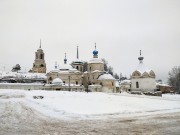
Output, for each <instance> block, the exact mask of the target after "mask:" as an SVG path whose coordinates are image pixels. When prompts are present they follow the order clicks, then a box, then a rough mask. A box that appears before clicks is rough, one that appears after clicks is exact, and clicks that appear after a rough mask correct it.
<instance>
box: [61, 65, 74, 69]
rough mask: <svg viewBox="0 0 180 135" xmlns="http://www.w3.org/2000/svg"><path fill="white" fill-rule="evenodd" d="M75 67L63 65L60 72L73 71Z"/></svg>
mask: <svg viewBox="0 0 180 135" xmlns="http://www.w3.org/2000/svg"><path fill="white" fill-rule="evenodd" d="M71 69H73V67H72V66H71V65H69V64H63V65H61V66H60V68H59V70H71Z"/></svg>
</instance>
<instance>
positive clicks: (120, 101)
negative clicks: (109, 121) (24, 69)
mask: <svg viewBox="0 0 180 135" xmlns="http://www.w3.org/2000/svg"><path fill="white" fill-rule="evenodd" d="M2 94H3V95H25V96H24V102H25V103H26V105H28V106H29V107H32V108H34V109H36V110H37V111H39V112H41V113H43V114H44V115H47V116H51V117H56V118H69V117H80V118H82V117H83V118H84V117H104V116H113V115H133V114H137V113H138V114H140V115H141V114H142V115H144V114H145V113H150V114H151V113H153V112H161V113H162V112H164V111H177V110H178V111H180V98H179V97H180V96H179V95H178V96H177V97H178V98H177V99H176V100H175V99H174V97H171V95H169V97H168V98H167V96H166V97H149V96H144V95H143V96H142V95H130V94H127V93H123V94H108V93H85V92H61V91H40V90H39V91H18V90H0V95H2ZM33 96H43V97H44V98H43V99H33ZM172 99H173V100H172ZM0 100H2V99H1V98H0ZM7 100H11V99H7Z"/></svg>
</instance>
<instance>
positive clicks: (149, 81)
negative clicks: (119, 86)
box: [131, 78, 156, 92]
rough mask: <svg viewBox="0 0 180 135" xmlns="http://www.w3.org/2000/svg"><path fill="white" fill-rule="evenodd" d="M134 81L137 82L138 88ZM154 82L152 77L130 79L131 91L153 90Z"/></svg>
mask: <svg viewBox="0 0 180 135" xmlns="http://www.w3.org/2000/svg"><path fill="white" fill-rule="evenodd" d="M136 82H138V83H139V88H136ZM155 89H156V82H155V79H154V78H136V79H132V80H131V91H142V92H148V91H151V92H154V90H155Z"/></svg>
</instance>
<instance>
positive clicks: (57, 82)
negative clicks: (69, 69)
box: [52, 78, 63, 84]
mask: <svg viewBox="0 0 180 135" xmlns="http://www.w3.org/2000/svg"><path fill="white" fill-rule="evenodd" d="M62 83H63V81H62V80H61V79H59V78H55V79H54V80H53V81H52V84H62Z"/></svg>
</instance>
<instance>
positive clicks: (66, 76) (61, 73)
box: [47, 45, 115, 92]
mask: <svg viewBox="0 0 180 135" xmlns="http://www.w3.org/2000/svg"><path fill="white" fill-rule="evenodd" d="M85 63H86V64H87V65H85ZM86 69H87V70H86ZM57 78H59V79H61V80H62V82H63V83H62V86H59V87H61V89H64V88H63V87H67V86H68V87H69V86H71V88H73V87H74V86H79V87H80V88H82V87H84V90H88V91H97V92H115V79H114V78H113V77H112V76H111V75H110V74H108V73H105V71H104V62H103V61H102V59H99V58H98V51H97V49H96V45H95V50H94V51H93V58H92V59H91V60H90V61H89V62H84V61H83V60H80V59H79V48H78V46H77V57H76V60H74V61H72V63H71V65H70V64H67V58H66V54H65V58H64V64H63V65H60V67H57V64H56V65H55V69H54V70H51V71H50V72H49V73H47V83H48V84H52V83H53V80H54V79H57ZM52 85H53V86H54V84H52ZM76 88H77V87H76ZM77 89H78V88H77Z"/></svg>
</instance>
